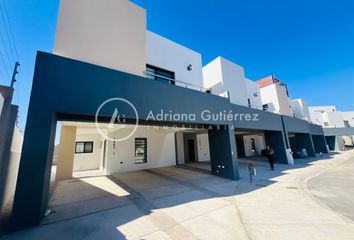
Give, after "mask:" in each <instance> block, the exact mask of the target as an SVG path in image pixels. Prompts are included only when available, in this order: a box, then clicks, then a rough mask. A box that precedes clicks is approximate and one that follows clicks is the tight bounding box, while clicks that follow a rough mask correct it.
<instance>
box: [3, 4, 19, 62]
mask: <svg viewBox="0 0 354 240" xmlns="http://www.w3.org/2000/svg"><path fill="white" fill-rule="evenodd" d="M3 4H4V1H3ZM0 13H1V16H2V20H3V22H4V26H5V28H4V29H5V35H6V38H7V41H8V45H9V47H10V52H11V55H12V58H13V61H14V62H15V61H16V58H15V54H14V50H13V49H12V44H11V40H10V35H9V31H8V26H7V24H6V19H5V15H4V12H3V10H2V7H1V5H0Z"/></svg>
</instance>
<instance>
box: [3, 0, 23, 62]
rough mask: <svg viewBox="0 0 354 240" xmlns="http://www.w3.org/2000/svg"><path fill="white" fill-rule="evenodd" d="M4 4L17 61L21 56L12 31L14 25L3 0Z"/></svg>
mask: <svg viewBox="0 0 354 240" xmlns="http://www.w3.org/2000/svg"><path fill="white" fill-rule="evenodd" d="M2 4H3V6H4V11H5V15H6V17H7V24H8V26H9V32H10V35H11V38H12V44H13V47H14V50H15V54H16V57H17V60H20V59H19V55H18V51H17V47H16V41H15V37H14V34H13V31H12V25H11V21H10V17H9V14H8V11H7V9H6V5H5V0H2Z"/></svg>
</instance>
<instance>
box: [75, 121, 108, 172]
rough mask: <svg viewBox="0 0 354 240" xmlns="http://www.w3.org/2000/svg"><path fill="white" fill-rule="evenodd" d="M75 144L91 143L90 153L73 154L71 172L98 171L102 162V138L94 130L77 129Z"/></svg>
mask: <svg viewBox="0 0 354 240" xmlns="http://www.w3.org/2000/svg"><path fill="white" fill-rule="evenodd" d="M76 133H77V134H76V142H93V152H92V153H78V154H77V153H75V156H74V168H73V171H74V172H76V171H87V170H98V169H100V168H101V166H102V161H103V138H102V136H101V135H100V134H99V133H98V131H97V129H96V128H88V129H87V128H79V127H78V128H77V132H76Z"/></svg>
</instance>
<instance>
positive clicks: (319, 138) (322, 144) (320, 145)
mask: <svg viewBox="0 0 354 240" xmlns="http://www.w3.org/2000/svg"><path fill="white" fill-rule="evenodd" d="M312 142H313V145H314V147H315V152H316V153H320V152H322V153H328V150H327V143H326V139H325V136H323V135H312Z"/></svg>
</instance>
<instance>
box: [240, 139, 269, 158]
mask: <svg viewBox="0 0 354 240" xmlns="http://www.w3.org/2000/svg"><path fill="white" fill-rule="evenodd" d="M252 139H254V141H255V145H256V151H252ZM243 142H244V147H245V155H246V157H251V156H259V155H261V153H262V150H263V149H265V148H266V145H265V138H264V136H261V135H247V136H244V137H243Z"/></svg>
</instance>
